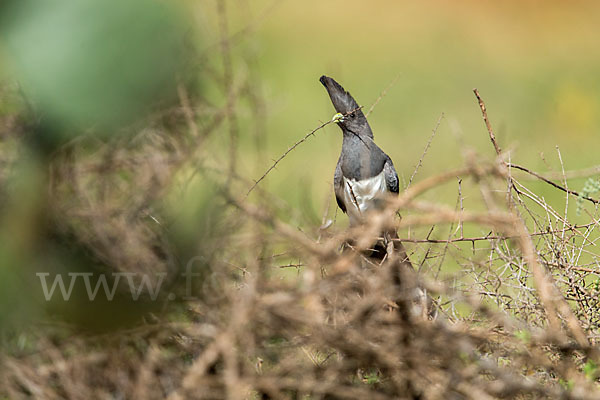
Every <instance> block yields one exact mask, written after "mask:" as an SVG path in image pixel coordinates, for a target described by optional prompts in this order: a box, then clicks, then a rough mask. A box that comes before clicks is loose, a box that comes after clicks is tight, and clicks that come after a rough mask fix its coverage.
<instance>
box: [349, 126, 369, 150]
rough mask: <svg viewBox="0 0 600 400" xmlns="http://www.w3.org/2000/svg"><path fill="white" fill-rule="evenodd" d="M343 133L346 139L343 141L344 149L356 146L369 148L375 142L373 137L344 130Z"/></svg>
mask: <svg viewBox="0 0 600 400" xmlns="http://www.w3.org/2000/svg"><path fill="white" fill-rule="evenodd" d="M343 132H344V139H343V141H342V148H343V147H355V146H366V147H369V144H370V143H372V142H373V139H372V136H368V135H364V134H362V133H360V134H357V133H354V132H352V131H349V130H346V129H344V130H343Z"/></svg>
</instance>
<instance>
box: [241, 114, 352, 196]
mask: <svg viewBox="0 0 600 400" xmlns="http://www.w3.org/2000/svg"><path fill="white" fill-rule="evenodd" d="M361 108H362V107H359V108H357V109H354V110H350V111H348V112H347V113H345V114H343V115H344V116H347V115H350V114H352V113H353V112H355V111H357V110H360V109H361ZM333 122H335V120H333V119H332V120H330V121H327V122H324V123H322V124H321V125H319V126H318V127H316V128H315V129H313V130H312V131H310V132H308V133H307V134H306V135H304V137H303V138H302V139H300V140H298V141H297V142H296V143H294V144H293V145H292V146H290V147H289V148H288V149H287V150H286V151H285V153H283V154H282V155H281V156H280V157H279V158H278V159H277V160H275V162H274V163H273V164H272V165H271V166H270V167H269V168H268V169H267V170H266V171H265V173H264V174H263V175H262V176H261V177H260V178H258V180H257V181H255V182H254V184H253V185H252V187H250V189H248V192H247V193H246V197H248V195H249V194H250V192H252V191H253V190H254V188H255V187H256V186H257V185H258V184H259V183H260V182H261V181H262V180H263V179H265V178H266V177H267V175H268V174H269V172H271V171H272V170H273V169H274V168H275V167H276V166H277V164H279V163H280V162H281V160H283V159H284V158H285V157H286V156H287V155H288V154H289V153H290V152H291V151H293V150H294V149H295V148H296V147H298V146H299V145H301V144H302V143H304V142H305V141H306V140H307V139H308V138H309V137H311V136H313V135H314V134H315V133H316V132H317V131H319V130H321V129H323V128H324V127H326V126H327V125H329V124H331V123H333Z"/></svg>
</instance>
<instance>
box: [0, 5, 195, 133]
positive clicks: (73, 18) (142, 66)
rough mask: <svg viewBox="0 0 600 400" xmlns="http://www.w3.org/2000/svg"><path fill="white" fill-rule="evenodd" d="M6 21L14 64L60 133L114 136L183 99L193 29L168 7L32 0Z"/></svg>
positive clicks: (29, 92) (8, 49) (7, 14)
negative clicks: (179, 76)
mask: <svg viewBox="0 0 600 400" xmlns="http://www.w3.org/2000/svg"><path fill="white" fill-rule="evenodd" d="M3 21H4V24H3V25H4V26H3V29H2V31H3V36H4V37H5V39H6V56H7V60H8V61H9V64H10V65H11V66H12V68H13V69H14V71H15V72H16V74H17V76H18V77H19V80H20V82H21V84H22V85H23V87H24V89H25V92H26V94H27V95H28V96H30V97H31V99H32V102H33V103H34V104H35V105H36V106H37V107H39V112H40V114H41V115H42V116H43V117H44V118H49V119H51V120H52V121H53V122H54V123H57V124H58V125H59V126H60V128H62V129H59V130H57V131H56V134H59V135H65V136H70V135H75V134H78V133H81V132H82V128H90V127H94V128H96V131H98V132H100V133H103V134H115V133H117V132H119V129H120V128H122V126H123V125H126V124H129V123H131V122H133V121H136V120H137V119H139V118H140V117H141V116H143V115H144V113H146V112H147V111H148V110H149V109H150V108H151V107H152V106H153V105H156V104H157V103H161V102H162V103H163V104H164V102H165V101H168V100H169V99H171V98H173V97H174V94H175V93H176V92H175V78H176V72H177V71H178V69H180V67H181V65H182V64H183V57H184V49H183V35H184V27H185V26H186V24H184V23H183V22H182V19H181V15H179V13H178V12H177V9H176V8H175V7H173V6H171V5H170V3H168V2H162V1H156V0H130V1H123V2H118V1H117V2H106V1H98V0H81V1H69V0H51V1H44V2H39V1H33V0H31V1H30V0H25V1H20V2H18V3H15V4H14V6H13V7H12V8H9V9H8V10H7V11H5V18H4V19H3Z"/></svg>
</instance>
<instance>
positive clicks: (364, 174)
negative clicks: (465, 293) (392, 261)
mask: <svg viewBox="0 0 600 400" xmlns="http://www.w3.org/2000/svg"><path fill="white" fill-rule="evenodd" d="M319 80H320V81H321V83H322V84H323V86H325V88H326V89H327V92H328V93H329V97H330V98H331V102H332V103H333V106H334V107H335V110H336V111H337V112H338V113H341V114H342V115H343V117H341V118H338V120H337V124H338V126H339V127H340V128H341V130H342V133H343V141H342V152H341V154H340V158H339V159H338V162H337V165H336V167H335V173H334V176H333V187H334V191H335V198H336V201H337V204H338V206H339V207H340V209H341V210H342V211H343V212H344V213H346V214H348V217H349V219H350V226H356V225H359V224H361V223H363V222H364V221H365V218H366V216H367V215H368V213H369V212H370V211H373V210H378V209H381V208H382V206H383V204H384V200H385V198H386V196H390V195H397V194H398V191H399V184H398V174H397V173H396V169H395V168H394V163H393V162H392V159H391V158H390V157H389V156H388V155H387V154H385V152H384V151H383V150H381V149H380V148H379V146H377V145H376V144H375V142H374V141H373V131H372V130H371V127H370V126H369V122H367V118H366V117H365V115H364V113H363V112H362V110H361V109H360V107H359V106H358V104H357V103H356V100H354V98H353V97H352V96H351V95H350V93H348V92H347V91H346V90H344V88H343V87H342V86H341V85H340V84H339V83H337V82H336V81H335V80H334V79H332V78H330V77H327V76H322V77H321V79H319ZM383 234H384V235H383V236H384V237H386V236H387V239H388V240H389V239H390V238H396V237H397V234H396V232H395V231H394V232H384V233H383ZM390 236H391V237H390ZM386 245H387V243H379V242H378V243H377V244H376V245H375V246H374V249H373V251H372V254H370V256H371V257H372V258H375V259H382V258H383V256H385V254H386V252H385V247H386ZM398 247H399V248H400V249H401V250H402V252H404V249H403V248H402V245H401V243H398Z"/></svg>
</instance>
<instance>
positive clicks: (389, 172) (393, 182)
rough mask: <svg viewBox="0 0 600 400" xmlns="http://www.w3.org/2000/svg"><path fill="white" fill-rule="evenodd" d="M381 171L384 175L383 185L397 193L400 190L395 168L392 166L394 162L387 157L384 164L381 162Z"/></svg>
mask: <svg viewBox="0 0 600 400" xmlns="http://www.w3.org/2000/svg"><path fill="white" fill-rule="evenodd" d="M383 173H384V175H385V185H386V186H387V189H388V191H390V192H392V193H398V191H399V190H400V187H399V184H398V174H397V173H396V168H394V163H393V162H392V160H391V159H390V158H389V157H388V159H387V160H386V162H385V164H383Z"/></svg>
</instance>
